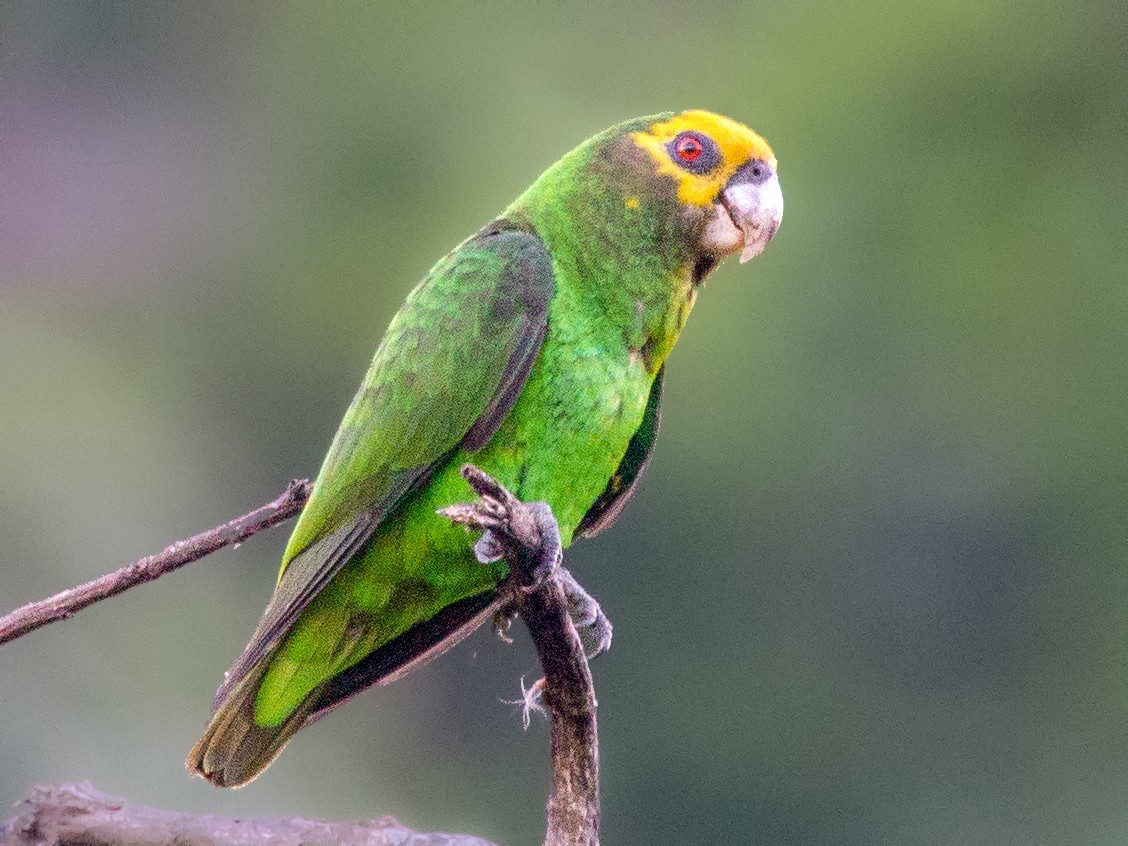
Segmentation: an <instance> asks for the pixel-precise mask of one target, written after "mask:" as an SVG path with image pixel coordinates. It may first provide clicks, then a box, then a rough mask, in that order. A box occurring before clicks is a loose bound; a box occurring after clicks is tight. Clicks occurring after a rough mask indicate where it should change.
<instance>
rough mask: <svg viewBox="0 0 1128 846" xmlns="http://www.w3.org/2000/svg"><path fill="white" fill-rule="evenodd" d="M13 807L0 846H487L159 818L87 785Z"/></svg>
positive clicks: (50, 791) (300, 823)
mask: <svg viewBox="0 0 1128 846" xmlns="http://www.w3.org/2000/svg"><path fill="white" fill-rule="evenodd" d="M16 807H17V809H18V811H17V813H16V815H15V816H14V817H12V818H11V819H9V820H8V821H7V822H6V823H5V824H4V826H3V828H0V846H45V844H55V846H61V844H79V843H80V844H82V846H168V844H170V843H175V844H177V845H178V846H259V844H262V843H270V844H272V846H306V844H311V843H325V844H329V843H343V844H352V846H494V844H492V843H490V842H488V841H486V840H482V839H480V838H477V837H471V836H469V835H466V834H444V833H441V832H437V833H433V834H431V833H425V832H420V831H414V830H412V829H410V828H407V827H405V826H403V825H401V824H400V823H398V822H396V820H395V819H393V818H392V817H382V818H381V819H379V820H373V821H370V822H326V821H324V820H309V819H303V818H300V817H294V818H287V819H232V818H230V817H216V816H211V815H194V814H181V813H177V812H174V811H162V810H159V809H157V808H146V807H145V806H143V805H132V804H130V803H129V802H127V801H126V800H124V799H118V798H116V797H113V796H107V795H106V794H104V793H100V792H99V791H97V790H95V789H94V786H93V785H91V784H90V782H82V783H80V784H61V785H58V786H53V787H33V788H32V789H31V791H30V792H29V793H28V795H27V796H26V797H25V798H24V799H23V801H21V802H20V803H19V805H17V806H16Z"/></svg>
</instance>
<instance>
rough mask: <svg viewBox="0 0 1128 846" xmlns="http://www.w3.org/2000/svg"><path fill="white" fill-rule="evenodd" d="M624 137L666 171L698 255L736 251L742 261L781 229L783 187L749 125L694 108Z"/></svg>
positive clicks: (768, 154)
mask: <svg viewBox="0 0 1128 846" xmlns="http://www.w3.org/2000/svg"><path fill="white" fill-rule="evenodd" d="M629 138H630V139H631V141H632V142H633V143H634V145H635V146H636V147H638V148H639V149H641V150H643V151H645V153H646V154H647V155H648V157H649V159H650V162H649V164H650V165H651V166H652V167H653V168H654V170H655V172H656V173H657V174H659V175H660V176H662V177H667V178H668V179H667V181H666V185H667V186H669V187H670V188H672V189H673V191H674V192H675V193H676V197H677V201H678V203H679V204H680V205H681V206H682V208H683V217H685V218H688V220H689V222H690V223H691V224H692V229H693V232H694V237H695V238H696V239H697V244H696V245H695V246H696V247H697V249H698V250H699V251H700V253H701V254H702V255H703V256H705V257H712V258H713V259H715V260H717V259H721V258H724V257H725V256H729V255H734V254H737V253H739V254H740V260H741V262H745V261H748V259H750V258H752V257H753V256H756V255H759V254H760V253H761V252H762V251H763V249H764V247H766V246H767V245H768V241H770V240H771V239H772V237H773V236H774V235H775V233H776V230H778V229H779V224H780V221H781V220H782V219H783V193H782V191H781V190H780V185H779V176H778V173H777V164H776V158H775V154H774V153H772V148H771V147H769V146H768V143H767V142H766V141H765V140H764V139H763V138H761V137H760V136H759V135H757V134H756V133H755V132H753V131H752V130H751V129H749V128H748V127H746V126H744V125H743V124H741V123H737V122H736V121H734V120H731V119H729V118H727V117H723V116H722V115H718V114H714V113H712V112H707V111H702V110H693V111H688V112H682V113H681V114H676V115H673V116H664V117H662V118H660V119H658V120H655V121H653V122H652V123H650V124H649V125H648V126H645V127H644V128H641V129H637V130H635V131H633V132H630V133H629ZM671 181H672V184H671Z"/></svg>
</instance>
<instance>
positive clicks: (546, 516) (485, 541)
mask: <svg viewBox="0 0 1128 846" xmlns="http://www.w3.org/2000/svg"><path fill="white" fill-rule="evenodd" d="M462 477H463V478H464V479H466V481H467V482H469V483H470V487H472V488H473V489H474V491H475V493H477V494H478V499H477V500H475V501H474V502H468V503H461V504H459V505H451V506H448V507H447V508H443V509H440V510H439V513H440V514H442V515H443V516H444V517H447V518H448V519H450V520H453V521H454V522H455V523H461V524H462V525H464V526H467V527H469V528H471V529H478V530H480V531H481V532H482V536H481V537H480V538H478V542H477V543H475V544H474V555H475V556H476V557H477V559H478V560H479V561H481V562H482V563H483V564H492V563H493V562H495V561H500V560H502V559H505V560H506V561H507V562H509V563H510V564H511V565H512V566H511V567H510V571H511V572H510V578H509V583H507V585H503V586H502V588H501V589H502V591H503V592H504V591H505V590H506V587H507V586H508V587H509V589H510V590H520V591H521V592H523V593H525V594H529V593H532V592H533V591H535V590H537V589H538V588H540V587H541V586H542V585H543V584H544V583H545V581H546V580H547V579H549V578H550V577H551V576H552V575H553V574H554V573H555V572H556V569H557V568H558V567H559V566H560V562H561V560H562V559H563V552H562V550H561V547H560V530H559V528H558V527H557V525H556V518H555V517H554V516H553V514H552V508H551V507H550V506H549V505H548V503H547V502H530V503H524V502H521V500H519V499H517V497H515V496H513V494H511V493H510V492H509V491H507V490H506V489H505V487H504V486H503V485H502V484H501V483H500V482H498V481H497V480H495V479H493V478H491V477H490V476H487V475H486V474H485V473H483V472H482V471H481V470H479V469H478V468H477V467H475V466H474V465H472V464H467V465H465V466H464V467H463V468H462Z"/></svg>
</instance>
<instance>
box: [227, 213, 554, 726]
mask: <svg viewBox="0 0 1128 846" xmlns="http://www.w3.org/2000/svg"><path fill="white" fill-rule="evenodd" d="M553 290H554V283H553V276H552V260H551V257H550V256H549V254H548V251H547V250H546V249H545V247H544V244H543V242H542V241H541V240H540V239H539V238H537V237H536V236H535V235H531V234H529V233H526V232H520V231H514V230H505V229H502V228H501V226H500V225H495V226H493V227H487V228H486V229H485V230H483V231H482V232H480V233H479V234H478V235H476V236H474V237H473V238H471V239H470V240H468V241H467V242H465V243H464V244H463V245H462V246H460V247H458V248H457V249H456V250H454V251H453V252H452V253H451V254H450V255H448V256H447V257H446V258H444V259H443V260H442V261H440V262H439V263H438V264H437V265H436V266H435V267H434V268H433V269H432V270H431V272H430V273H429V274H428V276H427V278H426V279H424V281H423V282H422V283H421V284H420V285H419V286H418V287H417V288H416V289H415V290H414V291H412V292H411V294H410V295H409V296H408V298H407V300H406V302H405V303H404V305H403V306H402V307H401V309H400V311H399V312H398V313H397V314H396V316H395V318H394V319H393V320H392V323H391V325H390V326H389V327H388V331H387V333H386V334H385V336H384V339H383V341H382V342H381V344H380V347H379V348H378V349H377V351H376V355H375V358H374V359H373V362H372V366H371V367H370V368H369V370H368V374H367V375H366V377H365V379H364V383H363V384H362V385H361V387H360V390H359V391H358V392H357V394H356V396H355V397H354V399H353V401H352V405H351V406H350V407H349V409H348V411H347V412H346V414H345V417H344V420H343V421H342V423H341V426H340V429H339V430H338V431H337V435H336V437H335V438H334V440H333V444H332V446H331V447H330V448H329V452H328V454H327V455H326V458H325V462H324V464H323V465H322V467H321V472H320V473H319V475H318V477H317V481H316V482H315V484H314V488H313V493H312V495H311V497H310V500H309V502H308V503H307V504H306V506H305V509H304V510H303V511H302V515H301V517H300V519H299V520H298V524H297V526H296V527H295V528H294V533H293V535H292V536H291V538H290V542H289V544H288V546H287V548H286V552H285V555H284V556H283V565H282V572H281V574H280V576H279V581H278V586H277V588H276V589H275V593H274V596H273V598H272V599H271V602H270V605H269V606H268V608H267V609H266V612H265V614H264V615H263V618H262V620H261V621H260V623H259V626H258V628H257V629H256V631H255V633H254V635H253V636H252V638H251V642H250V644H249V645H248V647H247V649H246V651H245V652H244V653H243V655H242V656H240V658H239V660H238V661H237V662H236V664H235V666H234V667H233V668H232V669H231V671H230V673H228V677H227V679H226V681H225V682H224V684H223V686H222V687H221V688H220V689H219V691H218V693H217V694H216V701H215V707H216V708H217V709H218V708H220V707H222V706H223V704H224V701H225V699H227V697H228V694H229V693H231V692H232V691H234V690H235V689H236V688H237V687H239V686H240V683H241V682H242V681H243V680H244V679H245V678H246V677H247V676H248V675H249V674H252V673H254V672H255V671H256V670H257V669H259V668H260V665H261V664H262V660H263V658H265V657H266V656H267V655H268V654H269V653H270V652H272V651H273V650H274V648H275V647H276V646H277V645H278V643H279V642H280V641H281V640H282V638H283V637H284V636H285V635H286V633H287V632H288V631H289V630H290V628H291V627H292V626H293V625H294V622H295V621H296V620H297V618H298V616H299V615H300V614H301V612H302V611H303V610H304V609H305V608H306V607H307V606H308V605H309V603H310V601H311V600H312V599H313V598H314V597H315V596H317V594H318V593H319V592H320V591H321V590H322V589H323V588H324V587H325V585H327V584H328V583H329V581H330V580H331V579H332V578H333V577H334V576H335V575H336V574H337V573H338V572H340V570H341V568H342V567H343V566H344V565H345V564H346V563H348V561H349V559H351V558H352V557H353V555H355V554H356V552H357V551H358V550H359V549H360V548H361V547H362V546H363V545H364V543H365V541H367V540H368V538H369V537H370V536H371V535H372V533H373V531H375V529H376V528H377V527H378V526H379V525H380V523H381V522H382V520H383V519H384V518H385V517H386V516H387V515H388V514H389V513H390V512H391V511H392V510H393V509H394V508H395V507H396V505H397V504H398V503H399V502H400V501H401V500H402V499H403V497H404V496H405V495H406V494H408V493H410V492H411V491H413V490H416V489H418V488H419V487H422V486H423V485H425V484H426V483H427V481H428V479H429V478H430V476H431V473H432V472H433V470H434V469H435V468H436V467H437V466H439V465H441V464H443V463H444V462H445V460H447V459H448V458H449V457H450V455H451V454H452V453H453V452H454V451H455V450H456V449H458V448H460V447H462V448H465V449H467V450H468V451H473V450H475V449H478V448H480V447H482V446H484V445H485V444H486V443H487V442H488V441H489V439H490V438H491V437H492V436H493V434H494V433H495V432H496V431H497V428H498V426H500V425H501V422H502V421H503V420H504V419H505V416H506V415H507V414H508V413H509V411H510V409H511V408H512V406H513V403H514V402H515V401H516V399H517V396H518V395H519V394H520V392H521V389H522V388H523V386H524V383H525V380H526V378H527V377H528V374H529V370H530V368H531V367H532V363H533V360H534V359H535V358H536V355H537V352H538V350H539V349H540V345H541V342H542V341H543V339H544V334H545V331H546V327H547V316H548V303H549V300H550V299H551V298H552V294H553Z"/></svg>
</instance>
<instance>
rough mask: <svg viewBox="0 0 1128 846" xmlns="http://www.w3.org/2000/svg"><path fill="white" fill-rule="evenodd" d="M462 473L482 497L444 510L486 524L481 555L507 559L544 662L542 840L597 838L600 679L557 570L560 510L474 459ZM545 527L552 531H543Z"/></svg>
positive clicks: (559, 842) (572, 844)
mask: <svg viewBox="0 0 1128 846" xmlns="http://www.w3.org/2000/svg"><path fill="white" fill-rule="evenodd" d="M462 475H463V477H464V478H465V479H466V481H467V482H469V483H470V486H471V487H472V488H474V490H475V492H476V493H477V494H478V496H479V497H480V499H479V500H478V502H476V503H471V504H467V505H455V506H452V507H450V508H445V509H443V510H442V511H440V513H441V514H444V515H445V516H447V517H449V518H450V519H452V520H454V521H455V522H458V523H463V524H465V525H468V526H470V527H472V528H475V529H481V530H484V531H485V532H486V534H485V535H484V536H483V538H482V540H480V541H479V542H478V545H477V546H476V547H475V551H476V552H478V555H479V557H480V558H483V559H487V560H488V559H489V558H490V557H491V555H492V557H498V554H500V557H502V558H504V559H505V561H506V563H507V564H508V565H509V568H510V577H509V578H510V585H509V592H510V595H511V597H512V601H513V603H514V605H515V606H516V608H517V612H518V613H519V614H520V615H521V619H523V620H524V621H525V625H526V626H528V628H529V631H530V633H531V634H532V637H533V643H534V644H535V645H536V648H537V655H538V656H539V658H540V662H541V668H542V669H543V670H544V679H543V696H544V701H545V705H546V706H547V707H548V710H549V713H550V715H551V719H552V774H553V795H552V796H550V797H549V800H548V808H547V811H548V824H547V833H546V835H545V841H544V843H545V846H599V741H598V732H597V726H596V717H595V711H596V700H595V687H594V685H593V683H592V678H591V671H590V669H589V668H588V662H587V656H586V655H585V654H584V648H583V645H582V643H581V641H580V636H579V634H578V633H577V632H576V627H575V626H574V625H573V624H572V619H571V617H570V616H569V614H568V603H567V600H566V598H565V596H564V590H563V588H562V587H561V585H560V582H559V581H558V580H557V579H556V578H555V577H554V573H555V568H556V567H558V566H559V564H560V558H561V555H560V539H559V535H558V534H557V529H556V521H555V518H553V517H552V512H551V510H550V509H549V508H548V506H547V505H546V504H544V503H534V504H533V505H532V506H529V505H526V504H524V503H522V502H520V501H519V500H518V499H517V498H516V497H514V496H513V495H512V494H511V493H510V492H509V491H507V490H506V489H505V488H504V487H503V486H502V485H501V484H499V483H498V482H497V481H495V480H494V479H492V478H490V477H489V476H487V475H486V474H485V473H483V472H482V471H481V470H479V469H478V468H477V467H475V466H474V465H472V464H467V465H465V466H464V467H463V468H462ZM538 506H539V510H538V511H534V509H537V508H538ZM545 515H547V517H546V516H545ZM538 516H539V517H540V519H538ZM546 522H550V524H551V525H550V526H546V525H545V524H546ZM546 529H548V530H549V531H550V532H551V534H552V537H551V538H550V537H546V536H545V535H546V534H547V532H546ZM491 535H492V536H491ZM553 544H555V546H553ZM546 560H551V561H552V567H551V572H550V573H548V575H547V577H546V574H545V572H544V571H543V568H544V565H545V563H546ZM538 684H540V683H538ZM536 687H537V685H534V689H535V688H536Z"/></svg>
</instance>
